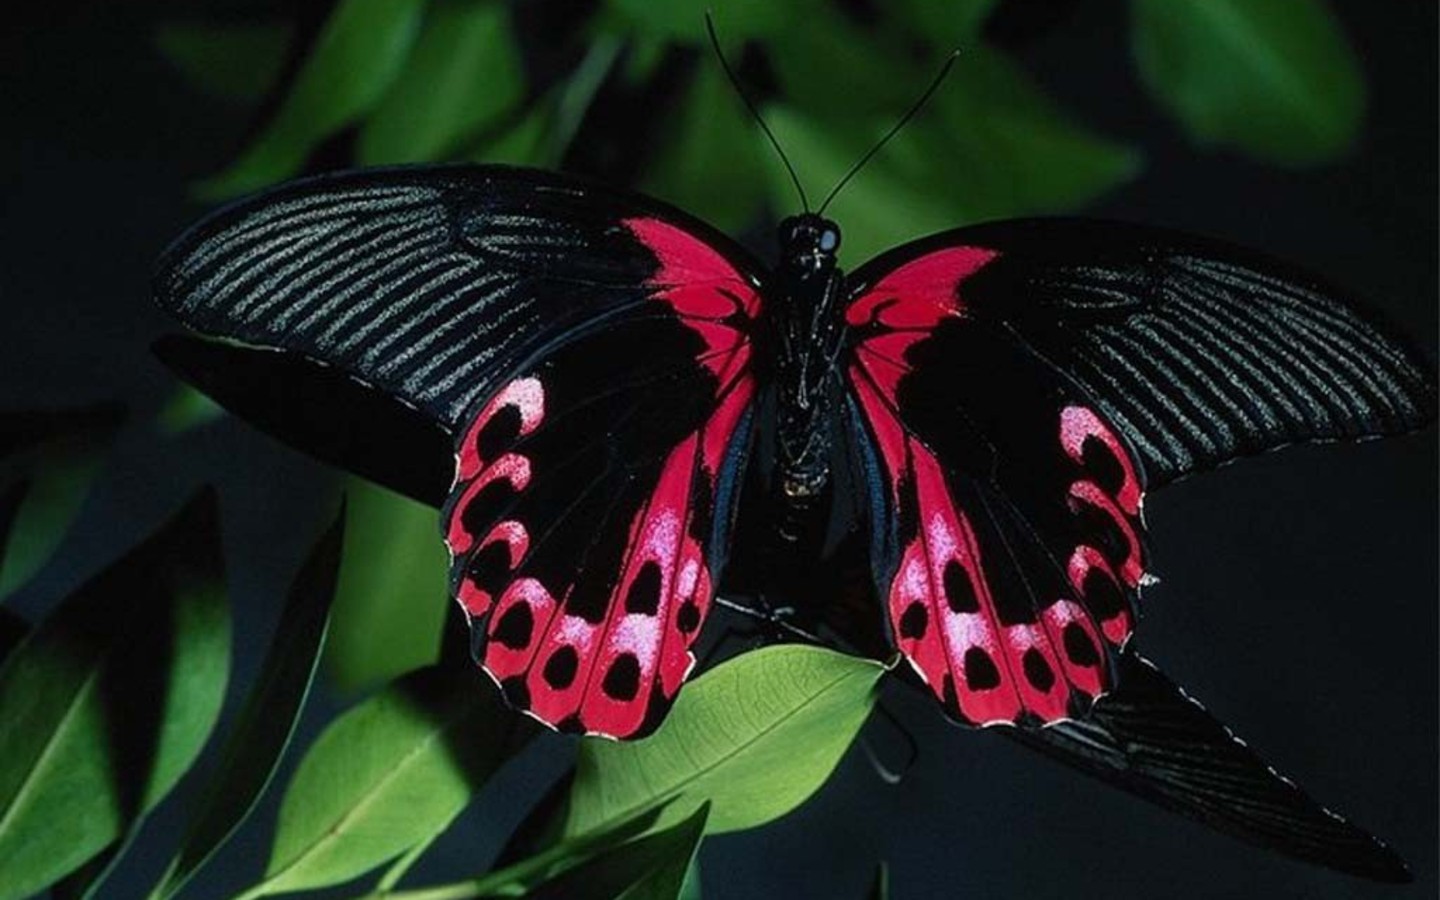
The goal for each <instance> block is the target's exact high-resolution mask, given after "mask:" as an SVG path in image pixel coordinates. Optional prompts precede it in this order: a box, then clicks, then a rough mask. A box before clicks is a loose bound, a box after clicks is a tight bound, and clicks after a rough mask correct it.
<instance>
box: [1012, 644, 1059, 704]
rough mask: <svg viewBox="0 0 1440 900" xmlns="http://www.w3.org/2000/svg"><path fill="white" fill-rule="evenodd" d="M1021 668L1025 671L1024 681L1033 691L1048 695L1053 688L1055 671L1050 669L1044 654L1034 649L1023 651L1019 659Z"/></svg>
mask: <svg viewBox="0 0 1440 900" xmlns="http://www.w3.org/2000/svg"><path fill="white" fill-rule="evenodd" d="M1020 665H1021V668H1023V669H1024V670H1025V680H1026V681H1029V682H1030V684H1032V685H1034V687H1035V689H1036V690H1038V691H1040V692H1041V693H1042V694H1043V693H1048V692H1049V690H1050V689H1051V688H1052V687H1054V686H1055V670H1054V669H1052V668H1050V663H1048V662H1046V660H1045V656H1044V654H1042V653H1041V652H1040V651H1039V650H1036V649H1035V648H1034V647H1031V648H1030V649H1029V650H1026V651H1025V655H1024V656H1023V657H1021V659H1020Z"/></svg>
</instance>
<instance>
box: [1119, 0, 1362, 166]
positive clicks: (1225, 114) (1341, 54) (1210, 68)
mask: <svg viewBox="0 0 1440 900" xmlns="http://www.w3.org/2000/svg"><path fill="white" fill-rule="evenodd" d="M1132 10H1133V12H1134V26H1133V29H1134V35H1133V39H1134V51H1135V61H1136V64H1137V65H1138V66H1139V69H1140V74H1141V77H1142V79H1143V81H1144V83H1145V85H1146V87H1148V88H1149V89H1150V92H1151V93H1152V94H1154V95H1155V98H1156V100H1158V101H1159V102H1160V104H1161V105H1162V106H1164V107H1165V109H1166V110H1167V111H1168V112H1169V113H1170V114H1171V115H1172V116H1174V117H1175V118H1176V119H1178V120H1179V121H1180V123H1181V124H1182V125H1183V126H1184V127H1185V130H1186V131H1187V132H1188V133H1189V134H1190V136H1191V137H1192V138H1193V139H1195V140H1196V141H1197V142H1198V143H1201V144H1219V145H1225V146H1231V147H1235V148H1238V149H1240V150H1243V151H1245V152H1247V153H1251V154H1254V155H1256V156H1259V157H1262V158H1264V159H1267V160H1271V161H1273V162H1278V163H1284V164H1290V165H1307V164H1315V163H1321V162H1326V161H1328V160H1333V159H1335V158H1336V157H1337V156H1339V155H1341V154H1343V153H1344V152H1345V151H1346V150H1348V149H1349V148H1350V146H1351V145H1352V144H1353V143H1354V142H1355V138H1356V136H1357V134H1358V133H1359V130H1360V122H1361V118H1362V116H1363V114H1364V108H1365V84H1364V78H1363V76H1362V75H1361V73H1360V66H1359V63H1358V62H1357V61H1356V59H1355V54H1354V52H1353V51H1352V50H1351V49H1350V46H1349V45H1348V44H1347V43H1346V41H1345V35H1344V33H1343V32H1342V31H1341V29H1340V26H1339V24H1338V23H1337V22H1336V21H1335V18H1334V16H1333V15H1332V14H1331V13H1330V10H1329V8H1328V7H1327V6H1326V5H1325V4H1324V3H1323V2H1321V0H1134V2H1133V4H1132Z"/></svg>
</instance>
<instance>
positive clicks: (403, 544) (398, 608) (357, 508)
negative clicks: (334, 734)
mask: <svg viewBox="0 0 1440 900" xmlns="http://www.w3.org/2000/svg"><path fill="white" fill-rule="evenodd" d="M345 490H346V493H347V494H348V495H349V498H350V501H349V511H348V512H347V514H346V527H345V532H346V546H345V555H344V559H343V560H342V562H341V564H340V585H339V588H338V589H337V592H336V597H335V608H334V611H333V612H332V613H331V617H330V618H331V623H330V637H329V640H328V642H327V645H326V648H325V669H326V672H327V673H328V674H329V676H330V677H331V679H332V680H333V681H334V683H335V684H336V686H337V687H339V688H340V689H341V690H342V691H347V692H354V691H359V690H363V689H366V688H370V687H373V686H375V685H377V684H381V683H384V682H386V681H388V680H390V679H391V678H394V677H395V676H397V675H399V674H401V673H402V672H408V671H410V670H411V669H415V668H419V667H420V666H424V665H429V664H430V663H433V662H434V661H435V660H436V659H437V658H438V657H439V652H440V630H441V628H442V627H443V626H444V624H445V614H446V612H448V611H449V609H450V601H449V599H448V589H447V587H446V582H445V577H446V572H448V571H449V563H448V561H447V559H446V555H445V545H444V543H443V542H442V541H441V539H440V526H439V524H438V522H437V520H436V517H435V510H433V509H431V508H430V507H428V506H425V505H423V504H420V503H416V502H415V501H413V500H407V499H406V498H404V497H401V496H400V495H399V494H395V493H392V492H390V491H387V490H386V489H384V488H382V487H377V486H376V485H374V484H371V483H370V482H368V481H364V480H362V479H359V478H350V479H348V480H347V481H346V488H345Z"/></svg>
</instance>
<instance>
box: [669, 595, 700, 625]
mask: <svg viewBox="0 0 1440 900" xmlns="http://www.w3.org/2000/svg"><path fill="white" fill-rule="evenodd" d="M675 627H676V628H678V629H679V630H680V633H681V634H693V633H694V632H695V629H697V628H699V627H700V607H699V605H698V604H696V602H695V601H694V599H690V600H686V601H685V602H684V603H682V604H680V609H679V611H677V612H676V613H675Z"/></svg>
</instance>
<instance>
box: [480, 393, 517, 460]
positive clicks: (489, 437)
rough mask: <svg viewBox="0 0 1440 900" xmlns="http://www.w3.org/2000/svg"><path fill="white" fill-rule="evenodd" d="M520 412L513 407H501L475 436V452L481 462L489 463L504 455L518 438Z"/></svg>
mask: <svg viewBox="0 0 1440 900" xmlns="http://www.w3.org/2000/svg"><path fill="white" fill-rule="evenodd" d="M520 425H521V420H520V410H519V409H517V408H516V407H514V406H508V405H507V406H502V407H500V408H499V409H498V410H496V411H495V414H494V415H493V416H491V417H490V421H489V422H486V423H485V427H484V428H482V429H480V433H479V434H478V435H476V436H475V452H476V454H477V455H478V456H479V457H480V459H481V460H483V461H485V462H490V461H492V460H494V459H495V458H496V457H497V456H499V455H500V454H501V453H504V452H505V451H506V450H508V449H509V448H510V447H511V446H512V445H514V443H515V439H516V438H517V437H519V436H520Z"/></svg>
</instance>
